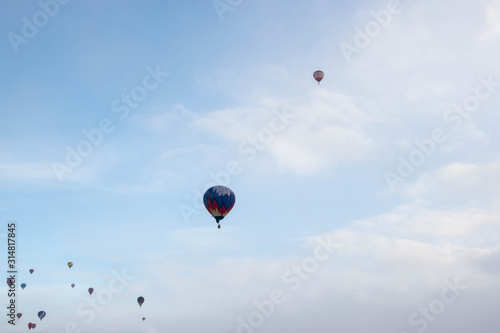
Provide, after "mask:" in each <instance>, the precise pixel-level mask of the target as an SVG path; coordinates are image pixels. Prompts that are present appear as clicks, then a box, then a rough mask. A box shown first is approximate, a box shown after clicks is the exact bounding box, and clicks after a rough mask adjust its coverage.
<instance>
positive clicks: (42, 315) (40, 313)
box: [38, 311, 47, 320]
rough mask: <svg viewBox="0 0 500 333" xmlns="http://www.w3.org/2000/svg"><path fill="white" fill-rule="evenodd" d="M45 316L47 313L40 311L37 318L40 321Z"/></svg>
mask: <svg viewBox="0 0 500 333" xmlns="http://www.w3.org/2000/svg"><path fill="white" fill-rule="evenodd" d="M46 314H47V313H46V312H45V311H40V312H38V318H40V320H42V319H43V317H45V315H46Z"/></svg>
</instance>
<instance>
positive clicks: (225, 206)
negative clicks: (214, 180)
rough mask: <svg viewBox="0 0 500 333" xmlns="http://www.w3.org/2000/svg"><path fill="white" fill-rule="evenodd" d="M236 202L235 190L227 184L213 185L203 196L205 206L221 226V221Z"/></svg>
mask: <svg viewBox="0 0 500 333" xmlns="http://www.w3.org/2000/svg"><path fill="white" fill-rule="evenodd" d="M235 202H236V197H235V195H234V192H233V191H231V189H230V188H229V187H226V186H213V187H211V188H209V189H208V190H207V191H206V192H205V195H204V196H203V203H204V204H205V208H206V209H207V210H208V212H209V213H210V214H212V216H213V217H214V218H215V221H216V222H217V224H218V227H219V228H220V224H219V221H220V220H222V219H223V218H224V217H225V216H226V215H227V214H228V213H229V212H230V211H231V209H232V208H233V206H234V203H235Z"/></svg>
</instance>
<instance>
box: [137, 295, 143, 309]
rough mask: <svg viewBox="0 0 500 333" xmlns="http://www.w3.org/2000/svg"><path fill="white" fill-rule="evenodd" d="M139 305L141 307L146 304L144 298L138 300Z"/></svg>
mask: <svg viewBox="0 0 500 333" xmlns="http://www.w3.org/2000/svg"><path fill="white" fill-rule="evenodd" d="M137 303H139V306H140V307H141V306H142V304H143V303H144V297H142V296H140V297H139V298H137Z"/></svg>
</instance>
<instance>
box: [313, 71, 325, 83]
mask: <svg viewBox="0 0 500 333" xmlns="http://www.w3.org/2000/svg"><path fill="white" fill-rule="evenodd" d="M313 77H314V79H315V80H316V81H318V84H319V83H320V82H321V80H323V78H324V77H325V73H323V72H322V71H316V72H314V74H313Z"/></svg>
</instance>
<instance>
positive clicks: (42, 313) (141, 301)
mask: <svg viewBox="0 0 500 333" xmlns="http://www.w3.org/2000/svg"><path fill="white" fill-rule="evenodd" d="M68 267H69V268H71V267H73V263H72V262H71V261H70V262H68ZM29 272H30V274H33V273H34V272H35V270H34V269H33V268H31V269H30V270H29ZM15 282H16V281H15V280H14V279H11V278H9V279H7V285H8V286H9V287H12V286H13V285H15ZM74 287H75V284H74V283H72V284H71V288H74ZM21 288H23V289H24V288H26V283H21ZM88 291H89V294H90V295H92V293H93V292H94V288H92V287H91V288H89V289H88ZM137 303H139V307H142V304H144V297H142V296H139V297H138V298H137ZM46 315H47V312H45V311H43V310H42V311H39V312H38V318H40V321H41V320H42V319H43V318H45V316H46ZM16 316H17V319H21V317H22V316H23V314H22V313H20V312H19V313H17V315H16ZM142 320H143V321H144V320H146V317H142ZM35 327H36V324H35V323H32V322H30V323H28V329H30V330H31V329H35Z"/></svg>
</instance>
